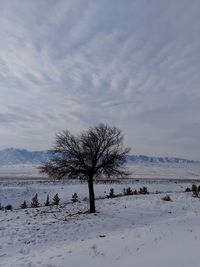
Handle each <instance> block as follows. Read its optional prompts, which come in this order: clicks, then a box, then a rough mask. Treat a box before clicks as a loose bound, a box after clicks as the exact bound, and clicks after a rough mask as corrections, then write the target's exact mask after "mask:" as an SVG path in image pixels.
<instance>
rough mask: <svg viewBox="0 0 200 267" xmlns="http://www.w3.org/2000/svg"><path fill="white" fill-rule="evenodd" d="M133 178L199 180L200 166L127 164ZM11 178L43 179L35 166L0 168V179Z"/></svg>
mask: <svg viewBox="0 0 200 267" xmlns="http://www.w3.org/2000/svg"><path fill="white" fill-rule="evenodd" d="M127 166H128V168H129V169H130V170H131V172H132V176H131V177H133V178H137V179H138V178H139V179H142V178H152V179H155V178H156V179H169V178H172V179H200V164H197V163H196V164H175V163H174V164H167V163H165V164H151V163H147V164H142V163H135V164H128V165H127ZM4 178H6V180H8V179H11V180H13V178H18V179H19V178H20V179H27V178H31V179H33V178H37V179H38V178H39V179H41V178H45V176H42V175H41V174H40V173H39V172H38V169H37V165H9V166H0V179H4Z"/></svg>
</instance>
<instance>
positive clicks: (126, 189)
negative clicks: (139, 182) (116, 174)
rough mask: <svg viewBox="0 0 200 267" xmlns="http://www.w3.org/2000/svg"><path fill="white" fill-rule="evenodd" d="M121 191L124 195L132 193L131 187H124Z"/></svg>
mask: <svg viewBox="0 0 200 267" xmlns="http://www.w3.org/2000/svg"><path fill="white" fill-rule="evenodd" d="M123 192H124V195H126V196H129V195H133V191H132V189H131V187H128V188H124V189H123Z"/></svg>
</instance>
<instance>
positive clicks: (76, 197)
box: [72, 193, 79, 203]
mask: <svg viewBox="0 0 200 267" xmlns="http://www.w3.org/2000/svg"><path fill="white" fill-rule="evenodd" d="M78 201H79V200H78V195H77V193H74V194H73V195H72V203H75V202H78Z"/></svg>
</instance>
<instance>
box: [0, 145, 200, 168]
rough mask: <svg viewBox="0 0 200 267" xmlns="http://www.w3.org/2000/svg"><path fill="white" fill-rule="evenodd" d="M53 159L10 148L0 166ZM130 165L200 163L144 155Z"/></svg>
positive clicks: (0, 153) (46, 154) (132, 159)
mask: <svg viewBox="0 0 200 267" xmlns="http://www.w3.org/2000/svg"><path fill="white" fill-rule="evenodd" d="M50 157H51V152H49V151H28V150H26V149H16V148H8V149H4V150H0V166H3V165H18V164H40V163H41V162H42V161H44V160H47V159H49V158H50ZM127 161H128V163H136V164H139V163H143V164H166V163H168V164H172V163H173V164H191V163H192V164H195V163H200V162H199V161H194V160H187V159H181V158H173V157H151V156H144V155H139V156H137V155H129V156H127Z"/></svg>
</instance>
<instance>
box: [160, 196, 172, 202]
mask: <svg viewBox="0 0 200 267" xmlns="http://www.w3.org/2000/svg"><path fill="white" fill-rule="evenodd" d="M162 200H164V201H172V199H171V197H170V195H166V196H164V197H163V198H162Z"/></svg>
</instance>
